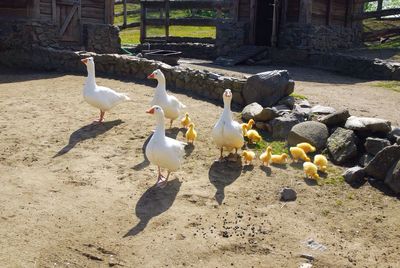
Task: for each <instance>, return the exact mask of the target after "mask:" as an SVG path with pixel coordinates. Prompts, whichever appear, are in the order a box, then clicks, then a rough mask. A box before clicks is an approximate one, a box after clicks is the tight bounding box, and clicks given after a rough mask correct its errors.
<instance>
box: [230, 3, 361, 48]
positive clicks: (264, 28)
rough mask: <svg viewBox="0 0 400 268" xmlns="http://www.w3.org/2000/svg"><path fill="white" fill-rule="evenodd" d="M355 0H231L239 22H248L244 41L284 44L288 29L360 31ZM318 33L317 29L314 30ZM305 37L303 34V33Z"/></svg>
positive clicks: (267, 44)
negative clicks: (354, 18) (355, 19)
mask: <svg viewBox="0 0 400 268" xmlns="http://www.w3.org/2000/svg"><path fill="white" fill-rule="evenodd" d="M360 2H361V1H358V0H234V4H233V9H234V10H233V14H234V19H235V20H236V21H238V22H244V23H247V27H248V31H247V32H248V36H247V37H246V39H247V40H246V43H247V44H250V45H263V46H276V45H279V46H286V45H287V44H285V41H284V42H283V43H282V42H281V41H282V40H279V39H283V40H285V36H284V35H285V34H289V32H290V31H291V30H294V28H296V31H299V30H300V31H301V28H303V29H304V30H305V31H307V35H309V37H308V38H312V31H313V30H312V28H314V30H315V31H320V30H321V28H325V29H328V32H329V33H330V34H332V32H334V31H335V30H336V31H337V32H342V33H343V32H347V33H350V32H354V31H360V28H359V24H358V23H355V22H353V21H352V17H353V14H355V12H359V11H360V6H361V7H362V4H361V3H360ZM310 27H311V28H310ZM316 34H317V33H316ZM304 37H305V36H304Z"/></svg>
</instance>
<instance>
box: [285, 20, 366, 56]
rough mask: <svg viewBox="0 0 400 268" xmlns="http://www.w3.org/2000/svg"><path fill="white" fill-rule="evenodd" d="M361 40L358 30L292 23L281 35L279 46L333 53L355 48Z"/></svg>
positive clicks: (286, 26)
mask: <svg viewBox="0 0 400 268" xmlns="http://www.w3.org/2000/svg"><path fill="white" fill-rule="evenodd" d="M360 40H361V31H360V30H359V29H358V28H348V27H341V26H326V25H312V24H300V23H290V24H287V25H285V28H284V29H283V31H282V32H281V33H280V35H279V42H278V45H279V47H281V48H297V49H307V50H312V51H331V50H336V49H343V48H351V47H355V46H357V45H359V44H360Z"/></svg>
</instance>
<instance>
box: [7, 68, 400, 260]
mask: <svg viewBox="0 0 400 268" xmlns="http://www.w3.org/2000/svg"><path fill="white" fill-rule="evenodd" d="M83 81H84V77H82V76H72V75H61V74H43V73H20V74H12V73H9V72H6V73H5V74H1V75H0V114H1V117H0V136H1V140H0V183H1V187H0V226H1V228H0V241H1V243H0V263H1V264H2V265H1V266H2V267H107V266H114V267H118V266H120V265H121V266H122V265H123V266H125V267H184V266H185V267H186V266H189V267H252V266H254V267H297V266H298V265H299V264H300V263H303V262H305V261H306V260H305V259H304V258H301V257H300V254H303V253H306V254H311V255H312V256H313V257H314V258H315V261H314V265H315V267H328V266H330V267H352V266H355V265H357V266H360V267H365V266H368V267H375V266H382V265H384V266H389V267H395V266H396V265H398V252H399V245H400V236H399V234H398V226H399V225H398V223H399V221H400V215H399V213H398V211H399V204H400V203H399V201H398V200H397V199H396V198H394V197H390V196H387V195H384V194H383V193H382V192H381V191H379V190H378V189H376V188H374V187H371V186H370V185H369V184H366V185H364V186H363V187H361V188H360V189H353V188H351V187H349V186H348V185H347V184H345V183H340V182H338V181H337V179H336V178H337V177H338V174H340V172H341V171H340V169H339V168H335V167H332V168H331V169H330V173H329V176H328V179H326V180H329V181H332V182H333V184H325V185H323V186H316V185H313V184H312V183H310V182H308V181H305V180H304V179H303V175H302V172H301V171H300V170H298V167H296V166H290V165H288V167H287V168H285V169H283V168H277V167H272V168H271V169H268V168H260V166H259V163H257V164H256V165H255V166H254V167H253V168H251V167H242V166H241V165H238V164H234V163H225V164H215V163H214V162H213V161H214V159H215V158H216V157H217V155H218V152H217V150H216V149H215V148H214V145H213V144H212V141H211V140H210V137H209V136H208V134H209V133H210V129H211V128H212V126H213V124H214V122H215V121H216V119H217V118H218V116H219V114H220V112H221V111H222V108H221V107H218V106H216V105H214V104H210V103H207V102H204V101H200V100H195V99H192V98H190V97H188V96H185V95H181V94H175V95H176V96H178V98H180V99H181V100H182V101H183V102H184V103H185V104H186V105H187V106H188V107H189V108H190V111H191V114H192V118H193V120H194V121H195V122H196V123H197V124H196V125H197V126H198V132H199V139H198V141H197V142H196V146H195V148H194V150H188V151H187V157H186V158H185V163H184V166H183V168H182V169H181V170H180V171H179V172H176V173H174V174H173V176H172V178H171V181H170V183H169V184H168V186H167V187H166V188H165V189H163V190H160V189H156V188H154V187H153V184H154V182H155V175H156V168H155V167H154V166H151V165H149V164H148V162H147V161H146V160H145V159H144V157H143V147H144V144H145V141H146V139H147V138H148V137H149V135H150V133H151V129H152V128H153V127H154V119H153V118H152V117H151V116H149V115H147V114H146V113H145V112H144V111H145V110H146V109H147V108H148V103H149V102H150V100H151V96H152V93H153V89H152V88H150V87H147V86H143V85H137V84H134V83H127V82H121V81H118V80H111V79H98V84H101V85H105V86H110V87H113V88H115V89H118V90H119V91H121V92H129V93H130V94H131V96H132V97H133V102H131V103H125V104H121V105H120V106H118V107H116V108H115V109H114V110H113V112H111V113H109V114H106V119H107V122H106V123H105V124H104V125H102V126H91V125H88V123H89V122H91V120H92V119H93V118H94V117H96V116H97V111H96V110H95V109H93V108H91V107H90V106H89V105H87V104H86V103H84V101H83V100H82V96H81V89H82V85H83ZM309 83H310V85H311V82H309ZM330 83H332V82H330ZM298 85H299V88H300V90H301V92H304V93H306V84H302V82H299V83H298ZM319 85H320V86H321V85H324V84H323V83H316V84H315V87H314V88H313V89H308V88H307V90H310V92H314V91H316V90H317V89H321V88H320V87H319ZM331 87H333V85H331ZM339 87H343V90H344V91H346V92H347V91H349V88H348V85H344V84H340V85H339ZM323 90H327V91H328V89H325V88H323ZM360 90H361V88H360ZM367 90H368V89H367ZM329 92H331V91H329ZM382 96H384V95H382ZM390 96H392V95H390ZM317 97H318V95H312V96H310V98H311V100H312V101H316V100H317ZM342 99H345V98H344V97H342ZM327 100H329V98H328V97H327ZM376 101H377V102H378V101H379V102H381V103H385V101H387V102H388V103H391V102H392V101H393V100H392V99H391V97H390V98H389V99H387V100H385V99H384V97H380V98H379V99H376ZM338 103H341V102H340V101H339V100H338ZM348 103H351V101H350V100H348ZM328 104H329V103H328ZM369 108H371V107H370V106H367V107H366V109H369ZM386 108H387V109H390V108H389V107H386ZM374 109H375V108H374ZM384 110H385V109H377V111H376V113H377V114H378V115H379V116H384V115H388V116H389V115H390V113H389V112H387V114H384V113H385V112H384ZM380 113H382V114H380ZM388 118H389V117H388ZM389 119H390V118H389ZM168 133H169V135H170V136H177V139H179V140H183V134H182V132H180V131H179V130H178V129H177V128H174V129H172V130H170V131H169V132H168ZM283 186H291V187H293V188H295V189H296V191H297V192H298V199H297V201H296V202H291V203H282V202H280V201H279V200H278V196H277V193H278V191H279V189H280V188H281V187H283ZM219 203H221V205H220V204H219ZM309 239H313V240H314V241H316V242H318V243H320V244H322V245H323V246H324V247H320V248H319V249H312V248H310V247H308V246H307V242H306V241H307V240H309ZM324 248H325V249H324Z"/></svg>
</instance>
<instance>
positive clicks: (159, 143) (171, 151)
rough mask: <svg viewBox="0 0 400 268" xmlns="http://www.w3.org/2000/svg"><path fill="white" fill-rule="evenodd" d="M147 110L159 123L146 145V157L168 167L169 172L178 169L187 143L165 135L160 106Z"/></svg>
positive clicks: (154, 162)
mask: <svg viewBox="0 0 400 268" xmlns="http://www.w3.org/2000/svg"><path fill="white" fill-rule="evenodd" d="M147 112H148V113H151V114H154V115H155V118H156V123H157V125H156V130H155V132H154V134H153V136H152V137H151V139H150V141H149V143H148V144H147V146H146V157H147V158H148V159H149V161H150V163H152V164H154V165H157V166H158V167H160V168H165V169H167V170H168V173H169V172H173V171H176V170H178V169H179V167H180V166H181V164H182V161H183V156H184V155H185V148H184V146H185V144H186V143H183V142H180V141H177V140H175V139H171V138H169V137H166V136H165V126H164V112H163V109H162V108H161V107H160V106H157V105H156V106H153V107H152V108H151V109H150V110H149V111H147ZM159 175H160V174H159ZM167 178H168V177H167Z"/></svg>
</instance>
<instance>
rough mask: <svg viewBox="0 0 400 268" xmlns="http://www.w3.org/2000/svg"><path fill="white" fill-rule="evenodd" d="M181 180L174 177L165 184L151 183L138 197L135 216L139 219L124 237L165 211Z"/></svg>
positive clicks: (132, 234) (140, 229)
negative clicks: (163, 185) (161, 185)
mask: <svg viewBox="0 0 400 268" xmlns="http://www.w3.org/2000/svg"><path fill="white" fill-rule="evenodd" d="M181 184H182V183H181V182H180V181H179V180H178V179H174V180H172V181H170V182H168V184H167V185H166V186H165V188H163V189H161V188H158V187H157V186H156V185H153V186H152V187H150V188H149V189H147V191H146V192H144V194H143V195H142V196H141V197H140V199H139V201H138V202H137V204H136V207H135V213H136V217H138V218H139V219H140V221H139V222H138V224H136V225H135V226H134V227H133V228H132V229H130V230H129V231H128V232H127V233H126V234H125V235H124V237H128V236H135V235H137V234H139V233H140V232H142V231H143V230H144V229H145V228H146V226H147V224H148V223H149V222H150V220H151V219H152V218H154V217H156V216H158V215H160V214H162V213H164V212H165V211H167V210H168V209H169V208H170V207H171V206H172V204H173V203H174V201H175V198H176V196H177V194H178V192H179V190H180V188H181Z"/></svg>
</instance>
